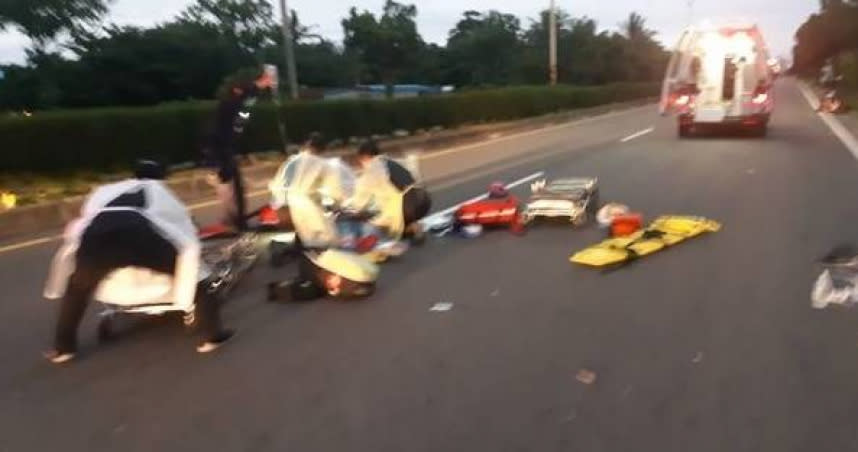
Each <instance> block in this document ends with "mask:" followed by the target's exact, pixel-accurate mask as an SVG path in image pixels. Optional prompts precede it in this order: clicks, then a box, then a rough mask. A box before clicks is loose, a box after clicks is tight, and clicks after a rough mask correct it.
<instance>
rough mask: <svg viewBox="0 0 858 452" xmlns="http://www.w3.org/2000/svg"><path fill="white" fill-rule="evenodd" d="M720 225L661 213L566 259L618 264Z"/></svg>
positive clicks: (585, 262) (595, 264)
mask: <svg viewBox="0 0 858 452" xmlns="http://www.w3.org/2000/svg"><path fill="white" fill-rule="evenodd" d="M720 229H721V225H720V224H719V223H718V222H716V221H712V220H709V219H706V218H701V217H692V216H673V215H670V216H662V217H659V218H657V219H656V220H655V221H653V222H652V223H651V224H650V225H649V226H647V227H646V228H645V229H642V230H640V231H637V232H635V233H633V234H631V235H628V236H625V237H616V238H611V239H607V240H604V241H602V242H599V243H597V244H595V245H592V246H590V247H587V248H584V249H583V250H581V251H578V252H577V253H575V254H573V255H572V256H571V257H570V258H569V261H570V262H573V263H576V264H581V265H587V266H591V267H605V266H609V265H617V264H622V263H625V262H629V261H632V260H634V259H637V258H640V257H644V256H649V255H650V254H653V253H656V252H658V251H661V250H663V249H664V248H667V247H670V246H673V245H676V244H677V243H681V242H683V241H685V240H688V239H690V238H693V237H697V236H699V235H701V234H704V233H707V232H717V231H719V230H720Z"/></svg>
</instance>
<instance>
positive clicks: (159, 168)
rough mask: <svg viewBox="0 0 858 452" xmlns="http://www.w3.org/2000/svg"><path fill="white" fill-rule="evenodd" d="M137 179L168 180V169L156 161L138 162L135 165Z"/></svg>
mask: <svg viewBox="0 0 858 452" xmlns="http://www.w3.org/2000/svg"><path fill="white" fill-rule="evenodd" d="M134 177H135V178H136V179H155V180H164V179H166V178H167V168H166V167H164V165H163V164H161V163H160V162H157V161H155V160H138V161H137V162H136V163H135V164H134Z"/></svg>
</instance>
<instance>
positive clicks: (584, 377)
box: [575, 369, 596, 385]
mask: <svg viewBox="0 0 858 452" xmlns="http://www.w3.org/2000/svg"><path fill="white" fill-rule="evenodd" d="M575 379H576V380H578V381H580V382H581V383H584V384H585V385H591V384H593V383H595V382H596V373H595V372H593V371H592V370H587V369H581V370H579V371H578V374H577V375H575Z"/></svg>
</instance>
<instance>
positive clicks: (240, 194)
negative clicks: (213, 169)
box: [218, 158, 247, 231]
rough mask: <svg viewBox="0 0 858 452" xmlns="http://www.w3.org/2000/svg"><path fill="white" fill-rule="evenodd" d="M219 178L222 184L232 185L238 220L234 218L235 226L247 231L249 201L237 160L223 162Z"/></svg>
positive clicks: (231, 159)
mask: <svg viewBox="0 0 858 452" xmlns="http://www.w3.org/2000/svg"><path fill="white" fill-rule="evenodd" d="M218 177H219V178H220V180H221V182H222V183H232V196H233V202H234V203H235V212H236V218H233V222H234V226H235V227H236V229H238V230H240V231H245V230H247V199H246V198H245V194H244V181H243V180H242V177H241V166H240V165H239V164H238V162H237V161H236V159H235V158H230V159H229V160H226V161H224V162H221V167H220V171H218Z"/></svg>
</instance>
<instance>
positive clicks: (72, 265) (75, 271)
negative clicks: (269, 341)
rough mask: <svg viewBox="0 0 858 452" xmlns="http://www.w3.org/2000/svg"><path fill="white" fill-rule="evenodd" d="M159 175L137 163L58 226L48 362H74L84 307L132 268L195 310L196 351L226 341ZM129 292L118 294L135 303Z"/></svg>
mask: <svg viewBox="0 0 858 452" xmlns="http://www.w3.org/2000/svg"><path fill="white" fill-rule="evenodd" d="M165 173H166V172H165V170H164V168H163V166H161V165H160V164H158V163H156V162H152V161H142V162H139V163H138V165H137V169H136V171H135V176H134V178H132V179H128V180H125V181H121V182H117V183H113V184H109V185H105V186H102V187H100V188H98V189H96V190H95V191H94V192H93V193H92V194H91V195H90V196H89V198H88V199H87V200H86V202H85V204H84V206H83V209H82V212H81V216H80V217H79V218H78V219H77V220H74V221H73V222H72V223H71V224H70V225H69V226H68V227H67V228H66V233H65V237H64V243H63V245H62V247H61V248H60V250H59V251H58V252H57V254H56V256H55V257H54V260H53V263H52V266H51V271H50V275H49V277H48V282H47V284H46V287H45V293H44V295H45V297H46V298H49V299H61V300H62V301H61V304H60V309H59V316H58V318H57V323H56V330H55V335H54V347H53V349H52V350H51V351H49V352H47V353H45V357H46V358H47V359H49V360H50V361H52V362H54V363H63V362H66V361H69V360H71V359H73V358H74V356H75V353H76V352H77V330H78V327H79V325H80V323H81V320H82V318H83V315H84V312H85V310H86V307H87V304H88V303H89V301H90V299H91V298H93V297H94V296H95V295H96V292H97V291H99V292H100V286H101V283H102V282H103V281H105V280H109V279H110V277H111V275H115V274H116V273H115V272H117V271H135V270H137V269H139V270H141V271H143V272H148V273H154V274H160V275H165V276H168V277H169V278H170V279H171V283H172V284H171V286H172V287H171V288H172V290H171V295H172V297H173V298H174V299H173V300H172V303H173V304H175V305H176V310H184V311H185V312H187V313H191V312H194V311H196V315H195V317H196V319H197V322H199V323H198V325H199V328H200V330H201V331H202V334H203V336H204V337H203V341H202V342H201V344H200V345H199V346H198V347H197V351H199V352H200V353H205V352H210V351H212V350H215V349H217V348H218V347H219V346H220V345H222V344H223V343H224V342H226V341H227V340H228V339H229V338H231V337H232V334H233V333H232V331H229V330H226V329H224V328H223V327H222V325H221V321H220V312H219V306H218V303H217V300H216V299H215V298H214V297H213V296H211V295H209V294H208V293H207V291H206V290H205V289H204V288H202V284H201V282H202V279H203V278H202V276H205V272H204V271H201V262H200V248H201V247H200V242H199V239H198V237H197V230H196V227H195V226H194V224H193V222H192V220H191V217H190V216H189V214H188V212H187V210H186V208H185V206H184V205H183V204H182V203H181V201H179V200H178V199H177V198H176V197H175V195H174V194H173V193H172V192H171V191H170V190H169V189H168V188H167V186H166V185H165V184H164V183H163V179H164V177H165V175H166V174H165ZM131 279H134V278H131ZM136 292H137V291H136V290H134V288H132V287H128V289H127V293H126V295H127V297H129V298H134V297H138V296H139V294H138V293H136ZM150 303H151V302H150ZM141 304H146V302H141Z"/></svg>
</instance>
